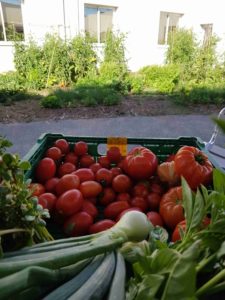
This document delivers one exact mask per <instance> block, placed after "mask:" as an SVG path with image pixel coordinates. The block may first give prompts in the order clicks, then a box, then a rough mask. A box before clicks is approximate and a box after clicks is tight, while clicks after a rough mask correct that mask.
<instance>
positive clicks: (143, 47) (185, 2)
mask: <svg viewBox="0 0 225 300" xmlns="http://www.w3.org/2000/svg"><path fill="white" fill-rule="evenodd" d="M10 26H11V27H14V28H15V29H16V31H18V32H20V33H23V34H24V40H25V41H29V39H30V37H32V38H33V39H34V40H36V41H37V42H42V41H43V40H44V37H45V34H46V33H47V32H56V33H58V34H59V35H60V36H61V37H62V38H64V39H66V40H68V39H70V38H72V37H74V36H76V35H77V34H79V33H85V31H89V32H90V33H91V34H92V35H94V36H95V37H96V43H97V46H98V47H99V48H101V47H102V45H104V36H105V33H106V31H107V29H109V28H112V29H113V30H119V32H121V33H125V34H126V36H127V38H126V43H125V47H126V50H127V52H126V55H127V59H128V64H129V68H130V69H131V70H132V71H136V70H138V69H139V68H141V67H143V66H146V65H152V64H163V63H164V57H165V51H166V49H167V36H168V32H169V30H173V29H174V28H176V27H186V28H191V29H193V30H194V32H195V33H196V34H197V36H198V38H199V40H204V38H207V37H208V36H209V35H211V34H212V33H215V34H216V35H217V36H218V37H219V38H220V39H221V41H220V43H219V45H218V46H219V47H218V50H219V51H221V52H223V51H224V49H225V47H224V45H225V18H224V16H223V1H221V0H214V1H212V0H197V1H196V0H139V1H135V0H133V1H132V0H89V1H88V0H0V72H6V71H9V70H13V69H14V64H13V43H12V42H11V41H10V37H9V35H8V33H7V29H8V28H9V27H10Z"/></svg>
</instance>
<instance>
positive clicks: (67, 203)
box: [56, 189, 84, 216]
mask: <svg viewBox="0 0 225 300" xmlns="http://www.w3.org/2000/svg"><path fill="white" fill-rule="evenodd" d="M83 201H84V200H83V196H82V194H81V192H80V191H79V190H77V189H73V190H69V191H66V192H64V193H63V194H62V195H61V196H60V197H59V198H58V199H57V201H56V210H57V211H58V212H59V213H60V214H61V215H64V216H71V215H73V214H74V213H76V212H78V211H80V210H81V209H82V205H83Z"/></svg>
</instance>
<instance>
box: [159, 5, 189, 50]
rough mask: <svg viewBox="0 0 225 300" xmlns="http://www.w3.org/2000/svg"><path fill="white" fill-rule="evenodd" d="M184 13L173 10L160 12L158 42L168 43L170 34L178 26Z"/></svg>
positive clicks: (160, 43)
mask: <svg viewBox="0 0 225 300" xmlns="http://www.w3.org/2000/svg"><path fill="white" fill-rule="evenodd" d="M182 16H183V14H179V13H172V12H165V11H161V12H160V18H159V35H158V44H159V45H167V44H168V36H169V34H170V33H171V32H173V31H175V30H176V28H177V27H178V23H179V19H180V18H181V17H182Z"/></svg>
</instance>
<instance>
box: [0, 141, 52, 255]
mask: <svg viewBox="0 0 225 300" xmlns="http://www.w3.org/2000/svg"><path fill="white" fill-rule="evenodd" d="M10 145H11V143H10V142H9V141H8V140H6V139H4V138H3V137H0V199H1V201H0V246H1V247H2V249H1V250H2V251H3V250H4V251H5V250H12V249H17V248H20V247H22V246H25V245H27V244H29V243H35V242H41V241H47V240H51V239H52V237H51V235H50V234H49V233H48V231H47V229H46V227H45V221H44V218H47V217H49V213H48V211H47V210H45V209H43V208H42V206H40V205H39V204H38V199H37V198H36V197H33V196H32V191H31V189H30V188H29V181H25V177H24V171H26V170H28V169H29V168H30V165H29V163H28V162H26V161H21V160H20V158H19V156H18V155H17V154H11V153H8V152H7V151H6V149H7V148H8V147H9V146H10Z"/></svg>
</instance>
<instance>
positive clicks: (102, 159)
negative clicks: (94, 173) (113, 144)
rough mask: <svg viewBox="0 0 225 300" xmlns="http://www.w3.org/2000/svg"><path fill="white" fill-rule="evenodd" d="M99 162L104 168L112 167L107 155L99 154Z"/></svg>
mask: <svg viewBox="0 0 225 300" xmlns="http://www.w3.org/2000/svg"><path fill="white" fill-rule="evenodd" d="M98 163H99V164H100V165H101V166H102V168H106V169H109V168H110V161H109V159H108V157H107V156H99V157H98Z"/></svg>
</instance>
